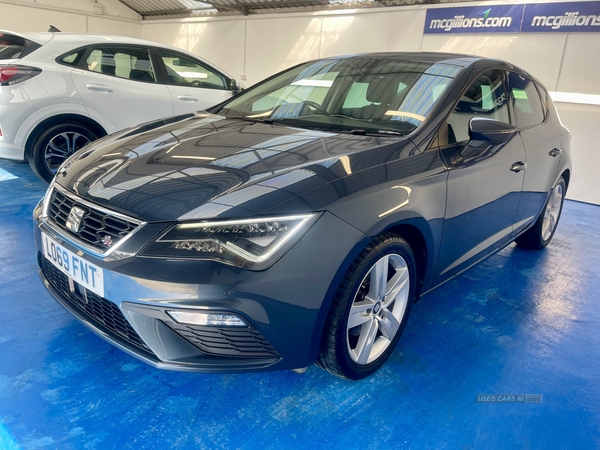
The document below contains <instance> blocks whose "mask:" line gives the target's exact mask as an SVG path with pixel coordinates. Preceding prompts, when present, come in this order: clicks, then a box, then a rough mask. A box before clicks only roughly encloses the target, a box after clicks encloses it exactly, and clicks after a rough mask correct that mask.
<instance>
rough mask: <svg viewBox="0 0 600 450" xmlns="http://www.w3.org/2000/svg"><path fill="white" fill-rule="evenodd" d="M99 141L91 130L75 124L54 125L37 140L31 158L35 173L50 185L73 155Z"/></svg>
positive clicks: (30, 163)
mask: <svg viewBox="0 0 600 450" xmlns="http://www.w3.org/2000/svg"><path fill="white" fill-rule="evenodd" d="M96 139H98V136H96V134H95V133H94V132H93V131H92V130H90V129H89V128H87V127H85V126H83V125H81V124H79V123H75V122H68V123H62V124H58V125H52V126H50V127H49V128H47V129H46V130H44V131H43V132H42V133H40V134H39V136H38V137H37V138H36V139H35V141H34V142H33V147H32V151H31V157H30V158H29V165H30V166H31V169H32V170H33V172H34V173H35V174H36V175H37V176H38V177H40V178H41V179H42V180H45V181H47V182H48V183H49V182H50V181H52V178H54V175H56V171H57V170H58V168H59V167H60V165H61V164H62V163H63V162H64V161H65V160H66V159H67V158H68V157H69V156H71V155H72V154H73V153H75V152H77V151H79V150H81V149H82V148H83V147H85V146H86V145H87V144H89V143H90V142H92V141H95V140H96Z"/></svg>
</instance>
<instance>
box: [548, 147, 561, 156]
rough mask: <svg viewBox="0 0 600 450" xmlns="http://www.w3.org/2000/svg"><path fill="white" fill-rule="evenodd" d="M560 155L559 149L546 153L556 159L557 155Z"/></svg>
mask: <svg viewBox="0 0 600 450" xmlns="http://www.w3.org/2000/svg"><path fill="white" fill-rule="evenodd" d="M561 153H562V150H561V149H560V148H553V149H552V150H550V153H548V154H549V155H550V156H553V157H555V158H556V157H557V156H558V155H560V154H561Z"/></svg>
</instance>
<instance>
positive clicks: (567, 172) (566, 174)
mask: <svg viewBox="0 0 600 450" xmlns="http://www.w3.org/2000/svg"><path fill="white" fill-rule="evenodd" d="M561 177H563V178H564V180H565V192H566V191H567V190H568V189H569V181H570V180H571V169H568V168H567V169H565V170H564V171H563V173H562V174H561Z"/></svg>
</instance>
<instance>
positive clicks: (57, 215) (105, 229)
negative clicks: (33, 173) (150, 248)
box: [48, 189, 139, 253]
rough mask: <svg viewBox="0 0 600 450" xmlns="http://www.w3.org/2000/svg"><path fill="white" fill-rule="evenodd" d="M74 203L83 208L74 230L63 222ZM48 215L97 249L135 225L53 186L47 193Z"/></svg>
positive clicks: (63, 227)
mask: <svg viewBox="0 0 600 450" xmlns="http://www.w3.org/2000/svg"><path fill="white" fill-rule="evenodd" d="M74 206H77V207H78V208H81V209H82V210H83V211H84V214H83V218H82V220H81V225H80V226H79V230H78V231H77V232H76V233H75V232H73V231H71V230H70V229H68V228H67V225H66V224H67V218H68V217H69V213H70V212H71V209H72V208H73V207H74ZM48 218H49V219H50V220H51V221H52V222H53V223H54V224H55V225H57V226H58V227H59V228H60V229H61V230H64V231H65V232H66V233H67V234H70V235H72V236H76V237H77V238H79V239H80V240H81V241H83V242H84V243H86V244H88V245H90V246H92V247H93V248H95V249H97V250H98V251H100V252H101V253H104V252H106V251H107V250H108V249H109V248H110V247H113V246H114V245H115V244H116V243H117V242H119V241H120V240H121V239H123V238H124V237H125V236H127V235H128V234H129V233H131V232H132V231H133V230H134V229H135V228H137V226H138V225H139V224H138V223H135V222H132V221H128V220H125V219H121V218H118V217H115V216H113V215H111V214H108V213H106V212H104V211H100V210H97V209H95V208H93V207H90V206H88V205H87V204H83V203H80V202H78V201H77V198H76V197H72V196H70V195H66V194H64V193H63V192H61V191H59V190H58V189H54V190H53V191H52V194H51V196H50V204H49V205H48ZM106 236H108V237H109V238H110V239H109V238H107V237H106ZM103 241H104V242H103Z"/></svg>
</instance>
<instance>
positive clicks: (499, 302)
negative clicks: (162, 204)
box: [0, 162, 600, 450]
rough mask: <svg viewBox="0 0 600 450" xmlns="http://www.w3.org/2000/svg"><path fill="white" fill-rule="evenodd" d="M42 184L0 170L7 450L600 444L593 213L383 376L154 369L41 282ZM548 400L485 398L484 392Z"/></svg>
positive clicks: (465, 306) (571, 222)
mask: <svg viewBox="0 0 600 450" xmlns="http://www.w3.org/2000/svg"><path fill="white" fill-rule="evenodd" d="M44 189H45V185H44V184H43V183H42V182H40V181H39V180H37V179H36V178H35V177H34V176H33V175H32V174H31V172H30V170H29V167H28V166H27V165H22V164H13V163H10V162H0V229H1V230H2V232H1V234H0V261H1V262H0V292H1V293H2V295H1V296H0V313H1V316H0V317H1V318H2V320H1V322H0V419H1V421H0V449H2V450H5V449H6V450H13V449H19V448H22V449H61V450H63V449H130V448H131V449H184V448H185V449H187V448H194V449H204V448H206V449H214V448H225V449H234V448H250V449H253V448H256V449H281V448H332V449H333V448H340V449H371V448H372V449H387V448H415V449H422V448H431V449H445V448H447V449H483V448H491V449H511V448H515V449H529V448H532V449H594V448H599V447H600V430H599V428H600V305H599V304H598V299H599V298H600V295H599V292H600V207H597V206H593V205H587V204H581V203H576V202H569V201H568V202H566V203H565V209H564V214H563V217H562V221H561V223H560V225H559V228H558V231H557V233H556V236H555V238H554V241H553V242H552V244H551V245H550V246H549V247H548V248H547V249H546V250H545V251H541V252H528V251H523V250H520V249H518V248H516V247H514V246H510V247H508V248H507V249H505V250H503V251H502V252H500V253H499V254H497V255H495V256H493V257H492V258H490V259H489V260H488V261H487V262H485V263H483V264H482V265H480V266H478V267H477V268H475V269H473V270H471V271H470V272H468V273H467V274H465V275H463V276H462V277H460V278H458V279H456V280H454V281H452V282H450V283H449V284H447V285H445V286H443V287H442V288H440V289H438V290H436V291H434V292H433V293H431V294H429V295H427V296H425V297H424V298H423V299H422V300H421V301H420V302H418V303H417V304H416V305H415V307H414V309H413V313H412V317H411V320H410V321H409V324H408V328H407V330H406V332H405V335H404V336H403V338H402V340H401V341H400V345H399V346H398V348H397V350H396V352H395V353H394V355H393V356H392V358H391V360H390V361H389V362H388V363H387V364H386V365H385V366H384V367H383V369H382V370H381V371H380V372H378V373H377V374H376V375H375V376H373V377H371V378H368V379H366V380H363V381H359V382H350V381H343V380H339V379H337V378H335V377H333V376H331V375H329V374H327V373H325V372H324V371H322V370H320V369H319V368H317V367H309V369H308V371H307V372H306V373H305V374H303V375H299V374H296V373H293V372H274V373H265V374H254V375H202V374H189V373H176V372H165V371H159V370H156V369H153V368H151V367H148V366H146V365H144V364H143V363H140V362H138V361H137V360H136V359H134V358H132V357H130V356H127V355H126V354H124V353H122V352H121V351H119V350H117V349H115V348H113V347H112V346H110V345H109V344H107V343H105V342H104V341H102V340H101V339H100V338H98V337H96V336H95V335H94V334H92V333H91V332H89V331H87V329H86V328H84V327H83V325H80V324H79V323H78V322H76V321H75V320H74V319H73V318H72V317H71V316H70V315H69V314H67V313H66V312H65V311H64V310H63V309H62V308H61V307H60V306H59V305H58V304H57V303H56V302H55V301H54V300H53V299H52V298H51V297H50V295H49V294H48V293H47V292H46V291H45V289H44V288H43V287H42V284H41V283H40V281H39V279H38V276H37V264H36V258H35V248H34V245H33V242H32V237H31V236H32V230H31V228H32V222H31V213H32V210H33V208H34V206H35V204H36V202H37V201H38V199H39V198H40V197H41V196H42V193H43V191H44ZM513 393H514V394H542V395H543V398H542V401H541V403H477V402H476V398H477V394H513Z"/></svg>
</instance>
